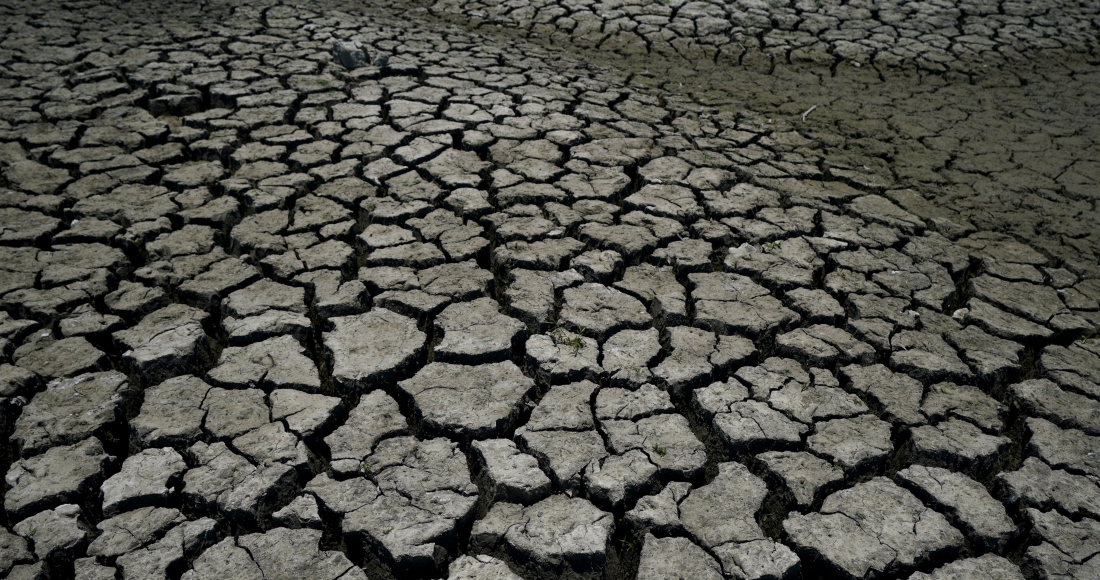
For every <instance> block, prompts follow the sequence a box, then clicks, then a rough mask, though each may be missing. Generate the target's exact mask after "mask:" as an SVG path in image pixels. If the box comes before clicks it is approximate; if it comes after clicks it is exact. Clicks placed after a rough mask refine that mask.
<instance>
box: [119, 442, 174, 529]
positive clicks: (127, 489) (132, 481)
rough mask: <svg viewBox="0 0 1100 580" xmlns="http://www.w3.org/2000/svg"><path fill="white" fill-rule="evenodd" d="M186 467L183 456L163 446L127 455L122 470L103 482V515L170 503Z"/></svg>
mask: <svg viewBox="0 0 1100 580" xmlns="http://www.w3.org/2000/svg"><path fill="white" fill-rule="evenodd" d="M186 470H187V464H186V463H184V461H183V457H181V456H180V454H179V453H176V452H175V450H173V449H171V448H169V447H164V448H159V449H146V450H144V451H142V452H140V453H137V454H135V455H131V456H130V457H127V458H126V460H125V461H123V462H122V470H121V471H120V472H119V473H116V474H115V475H112V476H111V477H109V478H108V479H107V481H105V482H103V485H102V486H101V489H102V490H103V515H104V516H107V517H110V516H115V515H118V514H120V513H122V512H124V511H130V510H133V509H136V508H139V507H147V506H155V505H157V504H164V503H167V502H168V501H169V500H170V498H171V497H172V496H173V495H174V490H173V488H174V487H176V485H177V484H178V483H179V479H180V476H181V475H182V474H183V472H184V471H186Z"/></svg>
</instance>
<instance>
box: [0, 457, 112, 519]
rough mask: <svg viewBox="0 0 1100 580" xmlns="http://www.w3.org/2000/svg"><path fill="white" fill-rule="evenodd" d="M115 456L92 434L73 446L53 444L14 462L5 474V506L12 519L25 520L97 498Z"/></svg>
mask: <svg viewBox="0 0 1100 580" xmlns="http://www.w3.org/2000/svg"><path fill="white" fill-rule="evenodd" d="M114 463H115V458H114V457H112V456H110V455H107V454H106V453H104V451H103V444H102V443H100V442H99V440H98V439H96V438H95V437H89V438H88V439H85V440H83V441H78V442H76V443H74V444H72V445H67V446H60V447H52V448H50V449H49V450H48V451H46V452H45V453H42V454H41V455H36V456H34V457H30V458H27V459H20V460H18V461H16V462H14V463H12V465H11V467H9V468H8V473H7V475H6V476H5V477H4V481H5V482H6V483H7V485H8V487H9V489H8V492H7V493H6V494H5V495H4V509H5V510H6V511H7V512H8V517H9V518H11V519H15V520H18V519H22V518H23V517H26V516H28V515H31V514H33V513H35V512H37V511H40V510H43V509H49V508H51V507H56V506H59V505H61V504H68V503H79V502H81V501H84V500H86V499H87V498H89V497H93V496H94V494H95V491H94V490H95V489H96V488H97V487H98V486H99V485H100V483H102V482H103V480H104V479H105V478H106V476H107V473H106V472H107V470H108V469H110V467H111V466H112V465H114Z"/></svg>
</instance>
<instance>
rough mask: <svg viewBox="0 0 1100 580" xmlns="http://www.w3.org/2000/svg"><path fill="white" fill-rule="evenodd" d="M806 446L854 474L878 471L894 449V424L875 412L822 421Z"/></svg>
mask: <svg viewBox="0 0 1100 580" xmlns="http://www.w3.org/2000/svg"><path fill="white" fill-rule="evenodd" d="M806 447H807V449H808V450H810V451H812V452H813V453H814V454H816V455H821V456H823V457H825V458H826V459H828V460H830V461H832V462H833V463H835V464H837V465H839V466H840V467H841V468H843V469H844V471H845V472H846V473H849V474H852V475H860V474H863V473H867V472H875V471H877V470H878V469H879V468H880V467H882V466H883V465H885V464H886V461H887V460H888V459H889V458H890V455H891V454H893V452H894V444H893V442H891V440H890V424H889V423H887V422H885V421H881V420H879V419H876V418H875V417H873V416H871V415H860V416H858V417H852V418H850V419H833V420H831V421H823V422H821V423H818V424H817V426H816V432H815V433H814V434H813V435H810V436H809V437H808V438H807V439H806Z"/></svg>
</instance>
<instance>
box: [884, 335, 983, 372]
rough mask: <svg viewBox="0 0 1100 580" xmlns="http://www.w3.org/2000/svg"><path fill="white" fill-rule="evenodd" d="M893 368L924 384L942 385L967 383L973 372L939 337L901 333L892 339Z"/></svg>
mask: <svg viewBox="0 0 1100 580" xmlns="http://www.w3.org/2000/svg"><path fill="white" fill-rule="evenodd" d="M890 347H891V348H892V349H893V351H894V352H893V354H891V355H890V366H891V367H892V368H894V369H895V370H897V371H900V372H903V373H906V374H908V375H909V376H911V377H913V378H915V379H917V380H919V381H921V382H923V383H926V384H927V383H938V382H943V381H956V382H960V383H961V382H968V381H969V380H970V378H971V376H973V374H972V373H971V372H970V368H969V367H967V366H966V364H964V363H963V362H962V360H960V359H959V356H958V354H956V352H955V350H954V349H953V348H951V346H950V345H948V344H947V342H945V341H944V340H943V339H942V338H940V337H939V336H938V335H935V334H931V333H927V332H916V331H902V332H898V333H897V334H895V335H894V336H892V337H891V338H890Z"/></svg>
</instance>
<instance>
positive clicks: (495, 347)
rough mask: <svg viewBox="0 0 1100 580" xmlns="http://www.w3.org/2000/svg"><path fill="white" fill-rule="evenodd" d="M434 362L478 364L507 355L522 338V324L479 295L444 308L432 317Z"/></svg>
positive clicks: (504, 357) (523, 336) (497, 359)
mask: <svg viewBox="0 0 1100 580" xmlns="http://www.w3.org/2000/svg"><path fill="white" fill-rule="evenodd" d="M435 329H436V334H437V335H442V336H443V340H442V341H440V342H439V344H436V345H435V348H434V351H433V352H434V353H435V358H434V360H436V361H437V362H450V363H460V364H478V363H492V362H501V361H504V360H508V359H509V358H511V356H512V353H513V352H515V351H516V350H517V349H518V348H519V346H520V344H521V343H522V341H524V340H525V339H526V330H527V328H526V326H525V325H524V324H523V323H522V322H520V321H518V320H516V319H514V318H511V317H509V316H505V315H504V314H501V313H500V312H498V306H497V303H496V301H494V300H493V299H491V298H479V299H477V300H474V301H473V302H460V303H457V304H452V305H450V306H448V307H447V308H445V309H444V310H443V312H441V313H440V314H439V315H438V316H437V317H436V319H435Z"/></svg>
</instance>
